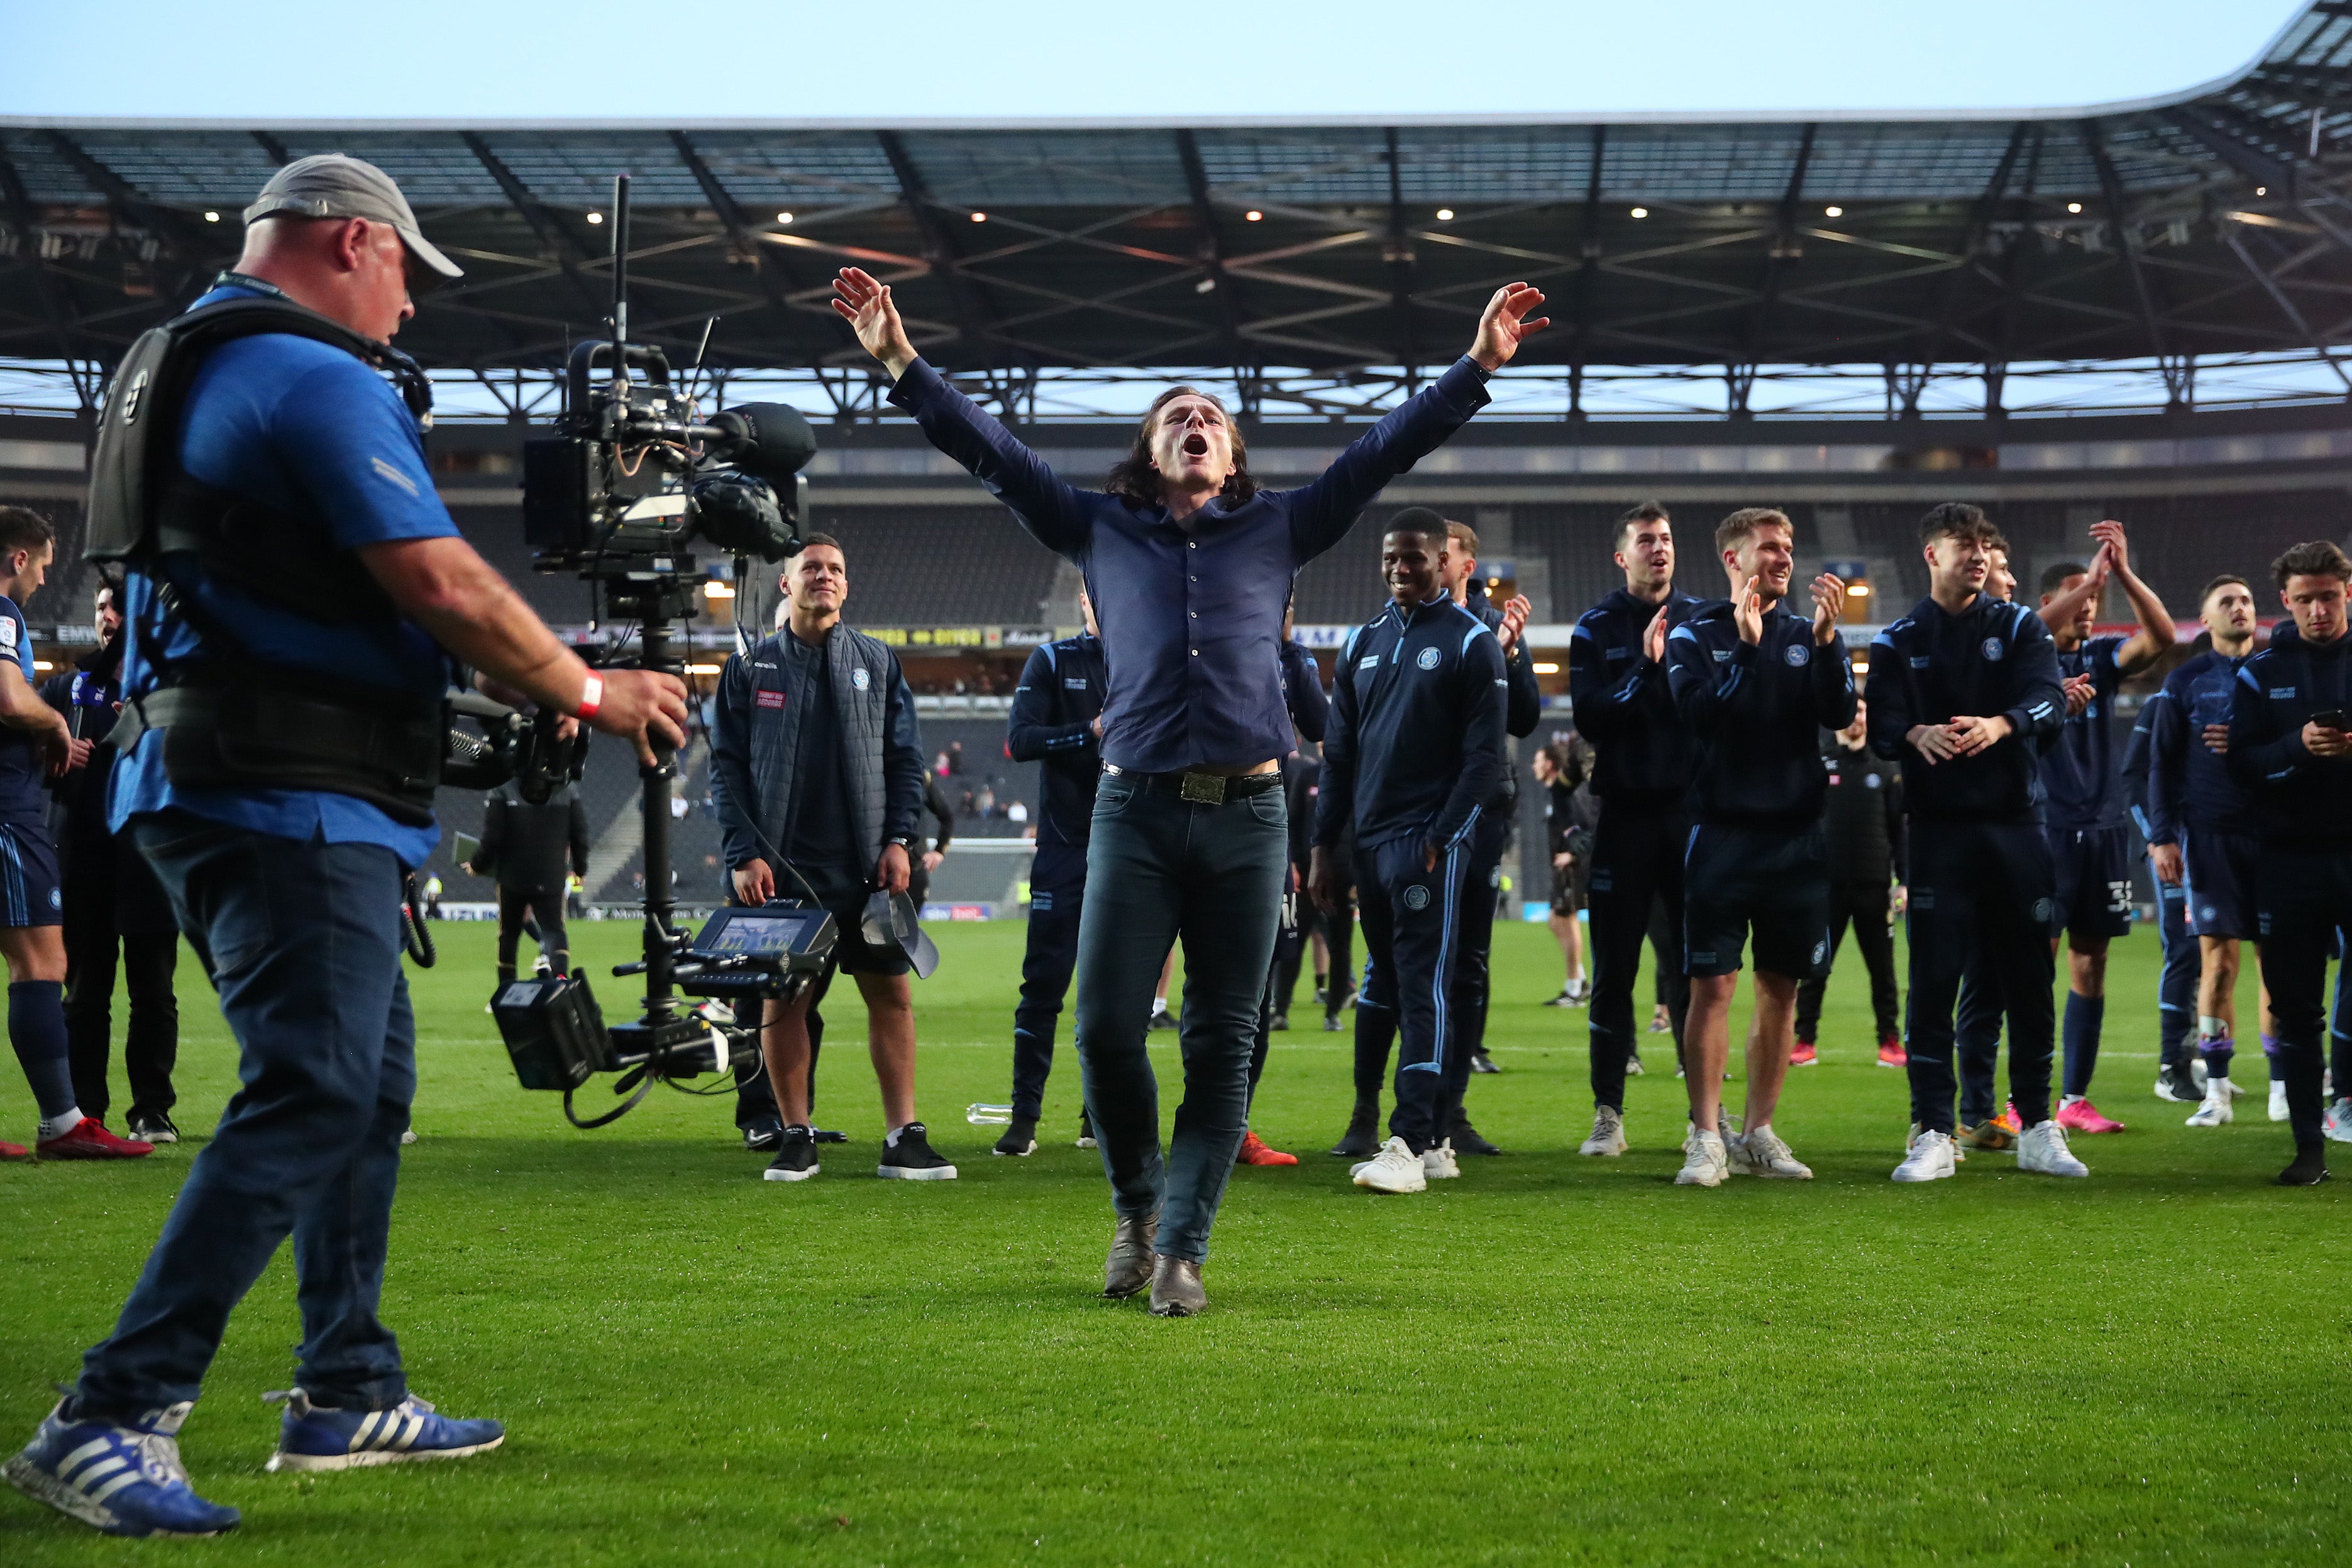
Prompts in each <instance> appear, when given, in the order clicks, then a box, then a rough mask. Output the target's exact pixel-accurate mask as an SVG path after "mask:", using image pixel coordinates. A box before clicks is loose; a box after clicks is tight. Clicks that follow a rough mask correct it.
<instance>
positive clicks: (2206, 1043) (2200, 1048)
mask: <svg viewBox="0 0 2352 1568" xmlns="http://www.w3.org/2000/svg"><path fill="white" fill-rule="evenodd" d="M2237 1050H2238V1042H2237V1041H2235V1040H2233V1039H2231V1037H2229V1036H2227V1035H2222V1036H2220V1037H2216V1038H2214V1039H2210V1040H2200V1041H2199V1042H2198V1044H2197V1052H2198V1054H2199V1055H2200V1056H2201V1057H2203V1058H2205V1071H2206V1072H2207V1073H2208V1074H2209V1075H2210V1076H2211V1077H2213V1078H2228V1077H2229V1076H2230V1063H2231V1059H2232V1058H2234V1057H2235V1056H2236V1055H2237Z"/></svg>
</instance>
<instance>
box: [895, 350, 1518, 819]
mask: <svg viewBox="0 0 2352 1568" xmlns="http://www.w3.org/2000/svg"><path fill="white" fill-rule="evenodd" d="M890 401H891V402H893V403H895V404H897V405H898V406H899V407H901V408H904V409H906V410H907V411H908V413H910V414H912V415H913V416H915V418H916V419H917V421H918V422H919V423H920V424H921V426H922V427H923V434H924V435H926V436H928V437H930V441H931V445H933V446H934V447H938V448H939V449H940V451H941V452H944V453H946V454H947V455H948V456H949V457H950V458H954V459H955V460H956V461H957V462H959V463H961V464H962V465H963V466H964V467H965V468H968V469H970V470H971V473H972V476H973V477H974V478H976V479H979V480H980V482H981V483H982V484H983V485H985V486H987V487H988V489H989V490H990V491H991V492H992V494H994V495H995V496H996V497H997V499H998V500H1002V501H1003V502H1004V504H1005V505H1006V506H1008V507H1010V508H1012V509H1013V515H1014V516H1015V517H1016V518H1018V519H1019V520H1020V521H1021V525H1022V526H1023V527H1024V528H1025V529H1027V530H1028V531H1029V532H1030V534H1031V535H1032V536H1033V537H1034V538H1035V539H1036V541H1037V542H1039V543H1041V544H1043V545H1045V547H1046V548H1047V549H1048V550H1051V551H1053V552H1055V553H1056V554H1059V555H1062V556H1065V557H1066V558H1067V559H1068V560H1070V561H1071V562H1073V563H1076V566H1077V567H1078V569H1079V570H1080V571H1081V572H1082V573H1084V574H1085V575H1086V584H1087V597H1088V598H1089V599H1091V600H1092V601H1093V602H1094V606H1095V615H1096V618H1097V623H1098V624H1099V625H1100V626H1101V627H1102V634H1103V647H1104V651H1105V653H1106V655H1107V656H1108V663H1109V671H1110V701H1109V706H1108V709H1107V710H1105V711H1106V717H1105V718H1104V720H1103V744H1102V754H1103V760H1104V761H1106V762H1108V763H1112V764H1114V765H1116V766H1118V767H1120V768H1126V769H1130V770H1133V771H1136V772H1140V773H1168V772H1172V771H1174V770H1177V769H1181V768H1189V767H1247V766H1250V765H1252V764H1254V763H1263V762H1267V761H1270V760H1272V759H1275V758H1277V757H1282V756H1286V755H1288V754H1289V752H1290V751H1291V748H1292V745H1293V742H1292V740H1291V736H1290V718H1289V716H1288V715H1287V714H1286V713H1285V712H1284V710H1283V694H1282V680H1281V675H1280V669H1279V666H1278V664H1277V661H1276V643H1277V641H1278V640H1279V639H1280V637H1281V636H1282V612H1283V607H1284V606H1285V605H1286V604H1287V603H1288V602H1289V599H1290V586H1291V579H1292V578H1294V577H1296V576H1297V574H1298V569H1299V568H1300V567H1302V566H1304V565H1306V564H1307V563H1308V562H1309V561H1312V560H1313V559H1315V557H1317V556H1318V555H1320V554H1322V553H1323V552H1325V551H1326V550H1328V549H1330V548H1331V546H1333V545H1334V544H1337V543H1338V542H1339V541H1340V539H1342V538H1343V537H1345V535H1346V534H1347V532H1348V531H1349V529H1350V528H1352V527H1354V526H1355V522H1356V518H1357V516H1358V514H1359V513H1360V512H1361V511H1362V510H1364V508H1365V507H1367V506H1369V505H1370V504H1371V502H1372V500H1373V499H1374V498H1375V497H1377V496H1378V495H1379V494H1380V493H1381V489H1382V488H1383V487H1385V486H1386V485H1387V484H1388V482H1389V481H1390V480H1391V479H1395V478H1396V477H1397V476H1398V475H1399V474H1402V473H1404V472H1406V471H1407V470H1408V469H1410V468H1412V466H1413V464H1415V463H1417V462H1419V461H1420V460H1421V459H1422V458H1425V457H1427V456H1428V455H1429V454H1430V453H1431V452H1433V451H1434V450H1436V448H1437V447H1439V446H1440V445H1441V444H1443V443H1444V440H1445V438H1446V437H1449V436H1451V435H1453V434H1454V431H1456V430H1458V429H1460V428H1461V427H1462V426H1463V425H1464V424H1465V423H1466V422H1467V421H1468V420H1469V418H1470V416H1472V415H1473V414H1475V413H1476V412H1477V411H1478V410H1479V409H1480V408H1482V407H1484V406H1485V405H1486V402H1487V395H1486V375H1485V374H1484V373H1483V372H1481V371H1480V370H1479V369H1478V367H1477V366H1476V365H1475V363H1472V362H1471V361H1470V360H1469V359H1468V358H1467V357H1466V356H1465V358H1463V359H1460V360H1458V361H1456V362H1455V363H1454V365H1453V367H1452V368H1450V369H1449V370H1447V371H1446V372H1445V374H1443V375H1441V376H1439V377H1438V378H1437V379H1436V380H1435V381H1433V382H1432V383H1431V384H1429V385H1427V386H1425V387H1423V389H1422V390H1421V391H1420V392H1419V393H1417V394H1415V395H1413V396H1412V397H1411V398H1410V399H1408V400H1407V401H1406V402H1404V403H1403V404H1402V405H1399V406H1398V407H1397V408H1395V409H1393V410H1391V412H1390V413H1389V414H1388V415H1387V416H1385V417H1383V418H1382V419H1381V421H1380V423H1379V424H1377V425H1375V426H1372V427H1371V428H1370V430H1368V431H1366V432H1365V433H1364V434H1363V435H1361V436H1360V437H1357V438H1356V439H1355V441H1354V442H1353V443H1351V444H1350V445H1349V447H1348V449H1347V450H1346V451H1344V452H1342V453H1340V454H1339V459H1338V461H1336V462H1334V463H1333V464H1332V465H1331V466H1330V467H1329V468H1326V469H1325V470H1324V471H1323V473H1322V476H1321V477H1320V478H1318V479H1315V480H1314V481H1312V482H1311V483H1309V484H1307V485H1304V486H1302V487H1300V488H1299V489H1294V490H1260V491H1258V492H1257V493H1256V494H1255V495H1254V496H1252V497H1250V498H1249V499H1248V500H1244V501H1239V502H1232V503H1228V502H1226V501H1223V500H1213V501H1211V502H1210V503H1209V504H1208V505H1207V506H1205V507H1202V509H1201V510H1199V511H1197V512H1195V513H1193V514H1192V516H1191V517H1190V518H1188V519H1186V520H1185V521H1184V522H1183V523H1181V524H1179V523H1176V522H1173V521H1170V519H1169V516H1168V510H1167V509H1166V508H1165V507H1162V506H1158V505H1152V506H1141V505H1138V504H1136V503H1134V502H1131V501H1128V500H1122V499H1120V498H1119V497H1117V496H1111V495H1106V494H1104V493H1102V492H1101V491H1099V490H1082V489H1077V488H1076V487H1075V486H1073V485H1069V484H1066V483H1065V482H1063V480H1062V479H1060V478H1059V477H1058V476H1056V475H1055V472H1054V470H1053V469H1052V468H1049V467H1048V466H1047V465H1046V463H1045V459H1044V458H1040V457H1038V456H1037V454H1036V453H1034V452H1033V451H1031V450H1030V449H1029V448H1028V447H1024V446H1023V445H1022V444H1021V442H1020V441H1019V440H1017V439H1016V438H1015V437H1013V434H1012V432H1010V431H1008V430H1006V429H1005V428H1004V426H1002V425H1000V424H998V423H997V422H996V420H994V419H993V418H992V417H990V416H988V415H987V414H986V413H984V412H982V409H981V408H980V407H979V406H978V405H976V404H974V403H973V402H972V401H971V399H970V398H968V397H966V396H964V395H963V394H961V393H960V392H958V391H956V390H955V388H953V387H951V386H950V385H949V384H947V383H946V381H944V380H943V379H941V377H940V373H939V372H938V371H936V370H934V369H932V368H931V366H930V365H929V364H928V363H925V362H924V361H922V360H917V361H916V362H915V363H913V364H911V365H909V366H908V367H907V373H906V374H904V375H902V376H900V377H899V378H898V385H896V386H895V387H893V388H891V391H890Z"/></svg>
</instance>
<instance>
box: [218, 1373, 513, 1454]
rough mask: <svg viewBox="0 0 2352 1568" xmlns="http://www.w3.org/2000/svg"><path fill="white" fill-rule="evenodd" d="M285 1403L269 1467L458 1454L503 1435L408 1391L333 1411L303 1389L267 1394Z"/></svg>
mask: <svg viewBox="0 0 2352 1568" xmlns="http://www.w3.org/2000/svg"><path fill="white" fill-rule="evenodd" d="M262 1397H263V1398H265V1399H272V1400H276V1399H282V1400H284V1401H285V1402H286V1419H285V1421H284V1422H283V1423H282V1424H281V1425H280V1426H279V1427H278V1452H277V1453H275V1454H272V1455H271V1456H270V1457H269V1463H268V1466H267V1467H266V1468H268V1469H271V1470H348V1469H352V1468H355V1467H357V1466H361V1465H396V1464H398V1463H400V1462H401V1461H402V1460H404V1459H462V1458H465V1457H466V1456H467V1455H468V1454H481V1453H487V1452H488V1451H489V1450H490V1449H492V1448H495V1447H498V1446H499V1444H501V1443H503V1442H505V1441H506V1440H507V1429H506V1427H505V1426H503V1425H501V1424H500V1423H499V1422H496V1421H452V1420H451V1419H450V1418H449V1417H447V1416H446V1415H436V1414H435V1413H434V1409H433V1406H432V1405H427V1404H426V1403H425V1401H424V1400H422V1399H419V1398H417V1397H416V1396H415V1395H414V1394H411V1395H410V1396H409V1397H408V1398H406V1399H404V1400H402V1401H401V1402H400V1403H399V1405H395V1406H394V1408H392V1409H390V1410H331V1409H329V1408H328V1407H327V1406H325V1405H313V1404H311V1403H310V1394H306V1393H304V1392H303V1391H302V1390H301V1389H299V1388H292V1389H288V1390H286V1391H285V1392H284V1393H281V1394H264V1395H262Z"/></svg>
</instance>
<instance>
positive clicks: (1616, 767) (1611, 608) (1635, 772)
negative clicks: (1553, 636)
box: [1568, 588, 1699, 806]
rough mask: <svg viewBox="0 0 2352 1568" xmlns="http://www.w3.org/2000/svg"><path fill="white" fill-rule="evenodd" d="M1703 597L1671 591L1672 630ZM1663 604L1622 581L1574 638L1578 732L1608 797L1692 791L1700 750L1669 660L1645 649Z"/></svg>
mask: <svg viewBox="0 0 2352 1568" xmlns="http://www.w3.org/2000/svg"><path fill="white" fill-rule="evenodd" d="M1698 603H1699V602H1698V601H1697V600H1696V599H1694V598H1692V597H1691V596H1690V595H1688V594H1679V593H1673V592H1669V593H1668V594H1667V595H1666V597H1665V612H1666V626H1667V629H1668V630H1669V631H1672V630H1673V628H1675V626H1680V625H1682V624H1683V622H1684V621H1685V620H1687V619H1688V618H1689V617H1690V614H1691V612H1692V611H1693V610H1696V609H1697V608H1698ZM1658 608H1659V606H1658V605H1653V604H1651V603H1650V602H1649V601H1648V600H1646V599H1639V598H1636V597H1634V596H1633V595H1632V594H1629V593H1627V592H1626V591H1625V590H1624V589H1622V588H1620V589H1618V590H1617V591H1616V592H1615V593H1613V594H1611V595H1609V596H1608V597H1607V598H1605V599H1603V600H1601V602H1600V603H1599V604H1597V605H1593V606H1592V608H1591V609H1589V610H1587V611H1585V612H1584V614H1583V615H1582V616H1579V617H1578V618H1577V622H1576V630H1575V632H1574V633H1573V634H1572V635H1571V636H1570V638H1569V647H1568V691H1569V698H1570V701H1572V702H1573V703H1574V704H1575V708H1574V719H1575V722H1576V732H1577V733H1578V734H1580V735H1581V736H1583V737H1584V738H1585V739H1586V740H1588V741H1590V742H1592V749H1593V752H1595V754H1596V755H1597V757H1598V761H1597V762H1596V763H1594V765H1593V770H1592V793H1593V794H1594V795H1598V796H1599V797H1600V798H1601V799H1602V800H1604V801H1615V802H1617V803H1618V804H1620V805H1650V806H1674V805H1681V804H1682V801H1683V797H1684V796H1685V795H1688V794H1689V793H1690V782H1691V768H1692V765H1693V764H1694V763H1695V762H1696V753H1695V752H1693V751H1692V749H1691V742H1690V736H1689V734H1688V733H1687V732H1686V731H1685V730H1684V729H1683V726H1682V721H1681V720H1679V719H1677V718H1676V717H1675V700H1674V696H1673V694H1672V693H1671V692H1670V691H1669V690H1668V689H1667V687H1666V667H1665V665H1664V662H1660V663H1656V664H1653V663H1651V662H1650V661H1649V660H1648V659H1647V658H1643V654H1642V634H1643V633H1644V632H1646V631H1647V630H1649V627H1650V621H1651V618H1652V617H1653V616H1655V615H1656V614H1657V613H1658Z"/></svg>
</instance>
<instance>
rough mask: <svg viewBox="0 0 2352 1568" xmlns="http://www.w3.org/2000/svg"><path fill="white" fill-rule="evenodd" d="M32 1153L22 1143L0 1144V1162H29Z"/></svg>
mask: <svg viewBox="0 0 2352 1568" xmlns="http://www.w3.org/2000/svg"><path fill="white" fill-rule="evenodd" d="M32 1157H33V1152H32V1151H31V1150H30V1149H27V1148H26V1147H25V1146H24V1145H23V1144H22V1143H0V1160H29V1159H31V1158H32Z"/></svg>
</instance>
